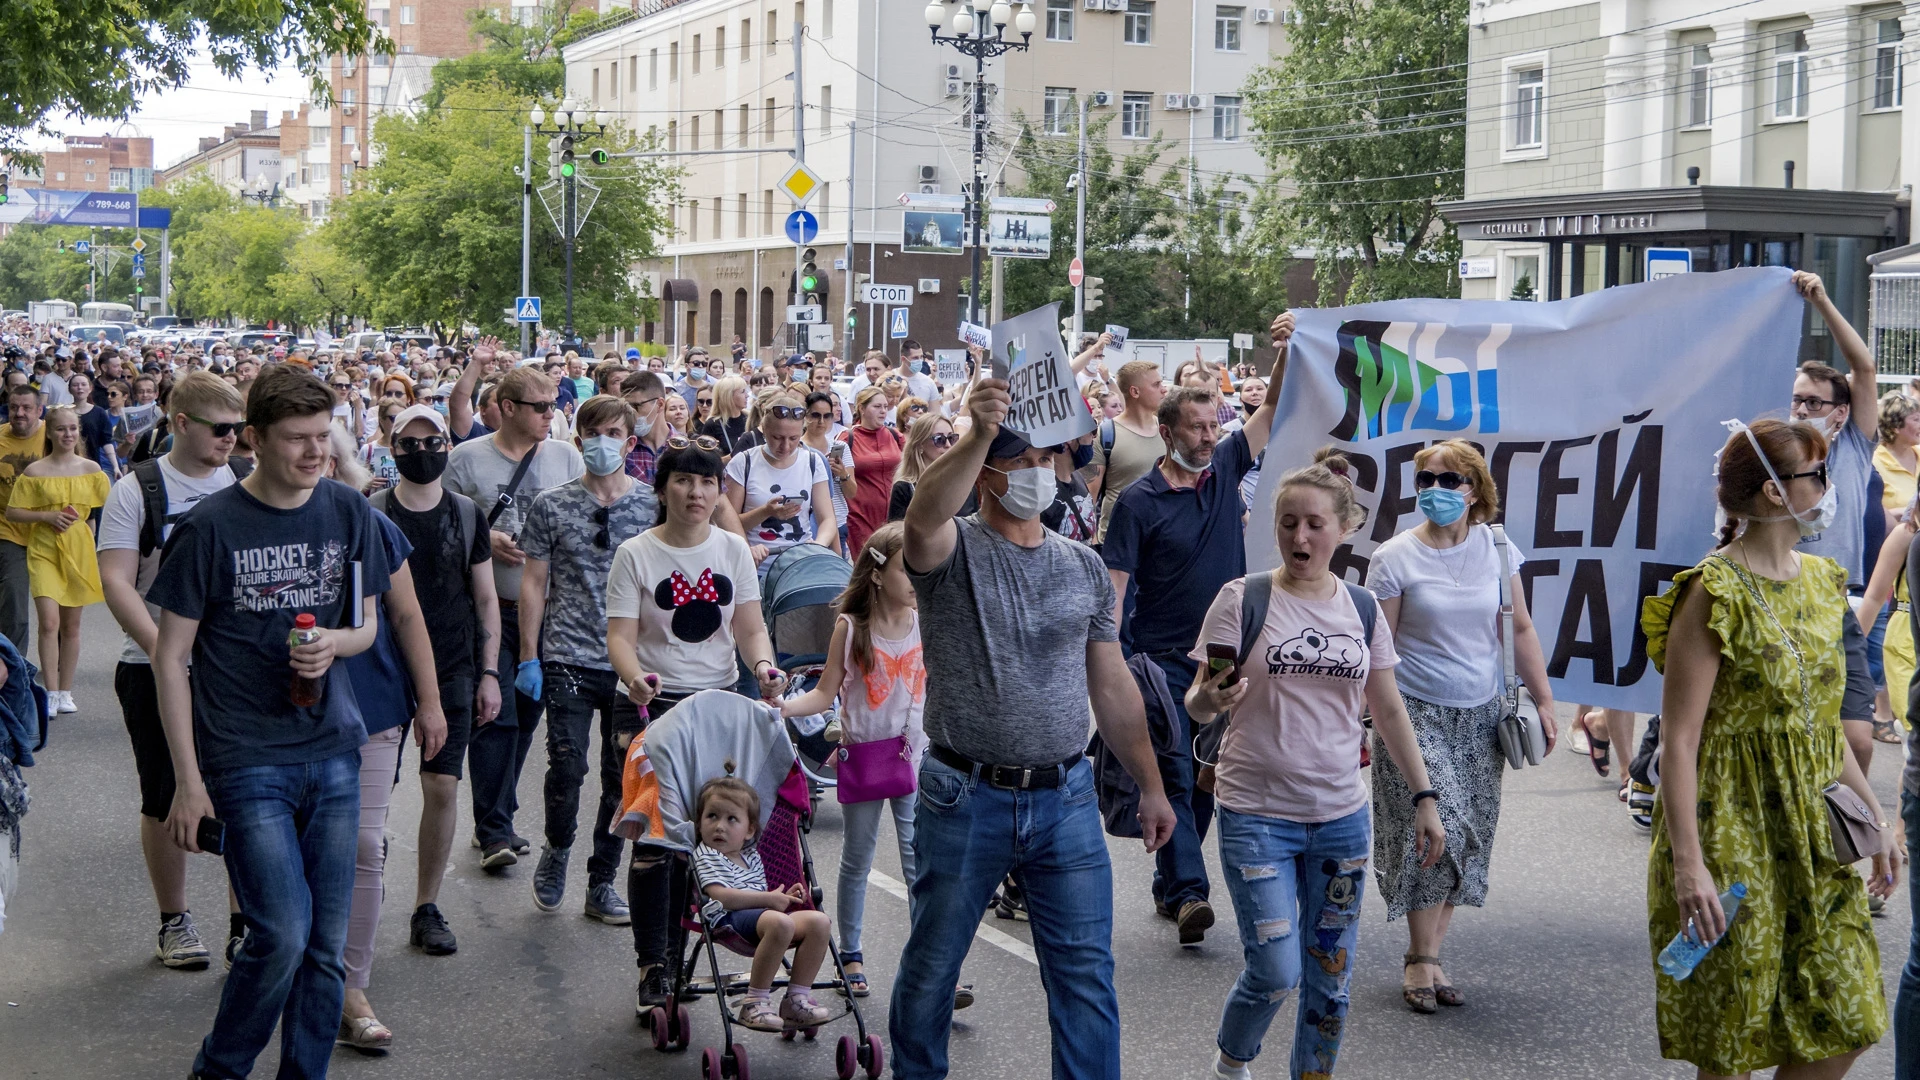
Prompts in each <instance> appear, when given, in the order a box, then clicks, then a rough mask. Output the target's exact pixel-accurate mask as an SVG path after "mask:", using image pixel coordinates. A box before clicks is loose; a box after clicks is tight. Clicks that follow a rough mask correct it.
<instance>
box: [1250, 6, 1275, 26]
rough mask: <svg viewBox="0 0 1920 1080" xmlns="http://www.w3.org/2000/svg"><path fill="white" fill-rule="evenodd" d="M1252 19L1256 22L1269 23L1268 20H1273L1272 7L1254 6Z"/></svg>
mask: <svg viewBox="0 0 1920 1080" xmlns="http://www.w3.org/2000/svg"><path fill="white" fill-rule="evenodd" d="M1253 21H1254V22H1257V23H1270V22H1272V21H1273V9H1272V8H1268V7H1263V8H1254V9H1253Z"/></svg>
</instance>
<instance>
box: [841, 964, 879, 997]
mask: <svg viewBox="0 0 1920 1080" xmlns="http://www.w3.org/2000/svg"><path fill="white" fill-rule="evenodd" d="M846 984H847V993H848V994H849V995H850V996H852V997H857V998H863V997H866V996H867V995H868V994H871V993H872V992H873V991H872V990H870V989H868V987H867V973H866V972H864V971H849V972H847V973H846Z"/></svg>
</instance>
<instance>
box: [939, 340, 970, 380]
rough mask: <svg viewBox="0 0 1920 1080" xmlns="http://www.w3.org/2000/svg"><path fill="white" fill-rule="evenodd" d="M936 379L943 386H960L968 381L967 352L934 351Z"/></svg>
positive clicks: (953, 350)
mask: <svg viewBox="0 0 1920 1080" xmlns="http://www.w3.org/2000/svg"><path fill="white" fill-rule="evenodd" d="M933 363H934V376H933V377H934V378H935V379H936V380H938V381H939V383H940V385H941V386H959V385H960V384H961V383H963V382H966V381H967V350H965V349H935V350H933Z"/></svg>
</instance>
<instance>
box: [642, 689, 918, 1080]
mask: <svg viewBox="0 0 1920 1080" xmlns="http://www.w3.org/2000/svg"><path fill="white" fill-rule="evenodd" d="M729 772H731V774H732V775H734V776H736V777H738V778H739V779H741V780H744V781H746V782H747V783H748V784H750V785H752V786H753V788H754V790H755V791H757V792H759V794H760V807H761V809H760V815H761V828H760V836H759V840H758V841H757V847H758V850H759V853H760V860H761V863H762V864H763V865H764V866H765V868H766V873H767V887H768V888H769V889H774V890H779V889H784V888H787V887H789V886H791V885H794V884H802V885H805V886H806V891H807V893H808V900H807V902H808V903H809V904H810V905H811V906H812V907H814V908H816V909H818V908H819V907H820V904H821V902H822V899H823V895H822V892H821V889H820V886H819V885H818V884H817V883H816V881H815V874H814V868H813V853H812V851H811V849H810V848H809V847H808V844H807V831H808V829H809V828H811V826H812V823H813V814H812V810H811V807H810V806H809V803H808V799H807V786H806V779H805V776H804V774H803V773H802V772H801V771H800V769H799V767H798V765H797V762H796V759H795V755H794V749H793V744H792V742H791V741H790V740H789V739H788V738H787V735H786V731H785V729H784V727H783V725H782V724H781V722H780V716H779V713H778V712H777V711H776V710H774V709H772V708H770V707H769V706H767V705H766V704H764V703H762V702H759V701H751V700H748V699H746V698H743V697H741V696H739V695H738V694H734V693H731V692H729V691H725V690H703V691H701V692H700V693H698V694H695V695H693V696H692V697H689V698H688V699H686V700H685V701H683V702H681V703H680V704H679V705H676V706H675V707H674V708H672V709H671V710H669V711H668V712H667V713H666V715H664V716H662V717H660V719H658V720H656V721H654V723H653V724H652V725H651V726H649V727H648V728H647V730H646V732H645V734H644V735H642V736H641V737H640V738H639V739H637V740H635V741H634V744H633V748H632V749H631V750H630V751H629V752H628V757H627V765H626V785H625V799H624V803H625V805H624V807H623V810H622V816H621V820H620V824H619V828H618V830H617V831H619V832H621V833H622V834H623V835H625V836H627V837H628V838H630V839H635V840H640V841H643V842H648V843H653V844H658V845H660V846H662V847H667V848H670V849H672V850H674V851H675V852H678V853H679V855H678V856H676V859H677V861H679V862H680V863H681V864H682V867H683V870H684V873H685V874H686V885H687V903H686V906H685V907H684V908H682V910H681V912H680V919H679V926H680V929H681V930H682V931H685V932H687V933H690V934H691V935H692V936H693V940H692V942H691V946H692V947H691V948H688V947H686V945H687V943H686V939H685V937H684V936H680V935H676V937H678V938H679V942H678V944H677V945H676V947H675V948H674V949H673V955H674V956H675V957H676V959H675V961H674V964H673V972H672V990H671V993H670V996H669V998H668V1001H667V1004H666V1006H665V1007H663V1008H656V1009H654V1010H653V1012H652V1014H651V1016H650V1017H649V1018H648V1020H649V1025H650V1026H651V1028H652V1030H653V1045H654V1049H656V1050H662V1051H668V1050H684V1049H686V1048H687V1046H688V1044H689V1043H690V1042H691V1036H692V1031H691V1027H692V1025H691V1022H690V1019H689V1017H688V1014H687V1008H686V1006H685V1005H684V1004H682V1002H685V1001H688V1000H691V999H693V998H696V997H699V996H702V995H708V994H711V995H712V996H713V998H714V1001H715V1003H716V1005H717V1006H718V1008H719V1011H720V1030H721V1041H720V1045H719V1046H717V1047H715V1046H708V1047H706V1048H705V1049H704V1050H702V1051H701V1055H700V1065H701V1075H702V1076H703V1077H704V1078H705V1080H748V1072H747V1052H746V1048H745V1047H743V1046H741V1045H740V1044H739V1043H736V1042H734V1035H735V1032H736V1030H738V1029H737V1026H736V1025H737V1022H736V1021H735V1020H734V1015H733V1011H732V1010H731V1009H729V1008H728V999H729V998H730V997H731V998H736V999H737V998H739V997H741V996H742V995H744V994H745V992H746V989H747V983H746V978H745V972H744V971H728V970H723V969H722V967H721V964H720V957H721V955H722V954H721V951H720V950H721V949H725V950H727V951H729V952H732V953H737V954H739V955H742V956H746V957H751V956H752V955H753V949H752V947H751V946H748V945H747V944H746V943H745V942H744V941H743V940H741V939H740V938H738V937H737V936H735V935H733V934H731V933H729V932H726V931H713V930H710V929H709V928H708V926H707V924H706V922H705V920H703V919H702V918H701V917H700V901H701V898H702V893H701V882H700V880H699V877H698V875H697V874H696V873H695V872H694V870H693V867H692V860H691V859H690V858H688V857H687V856H688V854H689V853H690V852H691V851H692V850H693V845H694V841H695V830H694V823H693V821H692V820H691V815H692V812H693V801H694V798H695V796H696V795H697V794H698V793H699V790H700V786H701V785H702V784H704V783H705V782H706V781H708V780H710V779H713V778H715V777H718V776H724V775H727V774H728V773H729ZM716 946H717V948H716ZM826 952H827V956H828V957H829V958H830V959H831V960H832V962H833V978H832V979H830V980H825V981H817V982H815V983H814V984H813V987H812V988H813V989H815V990H831V991H836V992H838V993H839V994H840V995H841V996H842V997H843V999H844V1000H845V1002H846V1012H845V1013H843V1014H841V1016H842V1017H844V1016H852V1017H853V1022H854V1027H855V1031H856V1033H855V1034H851V1035H842V1036H841V1037H840V1040H839V1044H838V1046H837V1047H836V1048H835V1053H834V1066H835V1075H836V1076H837V1077H839V1080H852V1078H853V1076H854V1075H855V1074H856V1073H858V1072H860V1071H861V1070H862V1069H864V1070H865V1072H866V1075H867V1076H868V1077H869V1078H870V1080H871V1078H877V1077H879V1076H880V1075H881V1072H882V1070H883V1068H884V1066H885V1051H884V1049H883V1047H882V1044H881V1042H880V1037H879V1036H878V1035H876V1034H872V1033H869V1032H868V1031H867V1024H866V1019H865V1017H863V1016H862V1015H861V1014H860V1007H859V1003H858V1002H856V1001H855V1000H854V998H853V996H852V995H851V994H849V993H847V983H846V973H845V971H844V970H842V969H841V966H840V952H839V948H838V946H837V945H836V944H835V942H834V941H833V937H832V932H831V930H829V931H828V938H827V948H826ZM703 954H704V956H705V957H706V967H707V971H708V975H709V978H705V979H696V978H695V975H696V973H697V970H698V968H699V967H700V964H701V957H702V955H703ZM734 966H736V967H737V966H739V965H734ZM785 982H786V980H785V979H775V980H774V985H775V986H776V987H778V986H780V985H782V984H784V983H785ZM840 1018H841V1017H835V1018H833V1019H835V1020H837V1019H840ZM831 1022H833V1021H832V1020H829V1021H828V1023H831ZM799 1034H804V1035H805V1036H806V1039H807V1041H808V1042H812V1041H813V1040H814V1038H815V1037H816V1036H817V1035H818V1034H819V1027H818V1026H814V1027H807V1028H799V1029H796V1028H791V1027H790V1028H789V1029H788V1030H786V1031H783V1032H781V1038H782V1039H783V1040H787V1041H792V1039H793V1038H794V1036H795V1035H799Z"/></svg>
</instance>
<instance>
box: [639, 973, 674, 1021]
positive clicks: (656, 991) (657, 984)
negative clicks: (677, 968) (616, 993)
mask: <svg viewBox="0 0 1920 1080" xmlns="http://www.w3.org/2000/svg"><path fill="white" fill-rule="evenodd" d="M672 996H673V987H672V986H671V985H670V984H669V983H668V981H667V965H665V964H654V965H652V966H650V967H648V968H647V970H646V972H645V973H644V974H642V975H641V976H640V986H639V989H638V990H636V991H635V992H634V996H633V1011H634V1015H636V1016H640V1017H642V1018H644V1017H645V1016H646V1015H647V1014H648V1013H650V1012H652V1011H653V1010H654V1009H656V1008H661V1007H664V1006H665V1005H666V1004H667V999H668V998H670V997H672Z"/></svg>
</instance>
